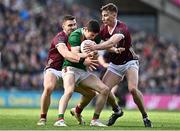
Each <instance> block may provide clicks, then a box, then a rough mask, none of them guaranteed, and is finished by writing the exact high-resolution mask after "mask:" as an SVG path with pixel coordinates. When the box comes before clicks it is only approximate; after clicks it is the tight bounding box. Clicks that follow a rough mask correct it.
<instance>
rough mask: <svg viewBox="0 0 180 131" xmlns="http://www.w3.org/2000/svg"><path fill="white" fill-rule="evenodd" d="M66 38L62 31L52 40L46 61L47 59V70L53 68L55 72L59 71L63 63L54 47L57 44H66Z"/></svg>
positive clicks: (61, 57)
mask: <svg viewBox="0 0 180 131" xmlns="http://www.w3.org/2000/svg"><path fill="white" fill-rule="evenodd" d="M67 42H68V36H67V35H66V34H65V33H64V32H63V31H62V32H59V33H58V34H57V35H56V36H55V37H54V38H53V40H52V42H51V47H50V49H49V52H48V59H47V65H46V69H47V68H54V69H56V70H61V69H62V65H63V62H64V58H63V56H62V55H61V54H60V53H59V52H58V50H57V48H56V45H57V44H58V43H65V44H66V43H67Z"/></svg>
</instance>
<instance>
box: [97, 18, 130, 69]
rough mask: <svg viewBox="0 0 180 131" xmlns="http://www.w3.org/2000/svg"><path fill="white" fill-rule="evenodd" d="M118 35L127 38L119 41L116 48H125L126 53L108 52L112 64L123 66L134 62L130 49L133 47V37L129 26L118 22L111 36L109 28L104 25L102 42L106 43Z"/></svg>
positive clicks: (101, 35) (101, 33) (101, 31)
mask: <svg viewBox="0 0 180 131" xmlns="http://www.w3.org/2000/svg"><path fill="white" fill-rule="evenodd" d="M117 33H122V34H123V35H124V36H125V38H124V39H122V40H121V41H119V43H118V44H117V45H115V47H117V48H118V47H123V48H125V51H123V52H121V54H117V53H112V52H108V57H109V60H110V62H112V63H113V64H116V65H121V64H125V63H127V62H128V61H130V60H133V54H132V53H131V51H130V50H129V48H130V47H131V46H132V45H131V36H130V33H129V31H128V28H127V26H126V25H125V24H124V23H123V22H121V21H117V22H116V25H115V27H114V30H113V31H112V33H111V34H110V33H109V31H108V26H107V25H102V26H101V30H100V33H99V36H100V38H101V39H102V40H104V41H106V40H108V39H109V38H110V37H111V36H112V35H113V34H117Z"/></svg>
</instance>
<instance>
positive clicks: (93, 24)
mask: <svg viewBox="0 0 180 131" xmlns="http://www.w3.org/2000/svg"><path fill="white" fill-rule="evenodd" d="M86 27H87V29H88V31H90V32H93V33H99V31H100V26H99V23H98V21H97V20H90V21H89V22H88V23H87V26H86Z"/></svg>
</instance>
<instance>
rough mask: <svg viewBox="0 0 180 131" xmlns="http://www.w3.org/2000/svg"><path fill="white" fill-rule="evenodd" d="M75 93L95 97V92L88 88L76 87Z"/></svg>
mask: <svg viewBox="0 0 180 131" xmlns="http://www.w3.org/2000/svg"><path fill="white" fill-rule="evenodd" d="M75 92H78V93H80V94H82V95H83V96H92V95H94V96H95V95H96V91H95V90H93V89H91V88H89V87H88V86H82V85H81V86H78V87H75Z"/></svg>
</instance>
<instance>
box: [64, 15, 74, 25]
mask: <svg viewBox="0 0 180 131" xmlns="http://www.w3.org/2000/svg"><path fill="white" fill-rule="evenodd" d="M74 19H75V17H74V16H72V15H65V16H64V17H63V23H64V22H65V21H67V20H74Z"/></svg>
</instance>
